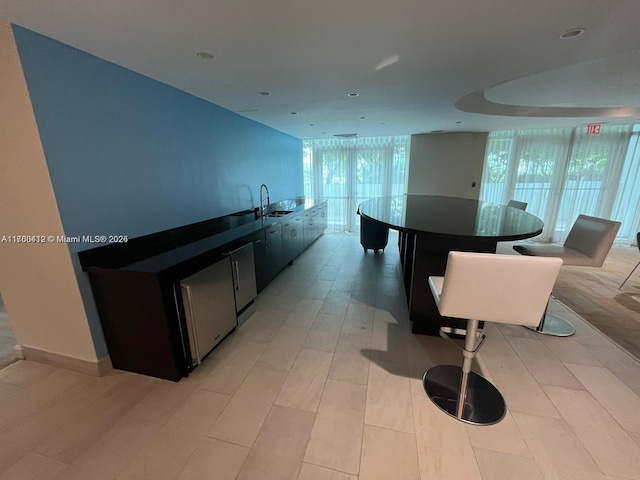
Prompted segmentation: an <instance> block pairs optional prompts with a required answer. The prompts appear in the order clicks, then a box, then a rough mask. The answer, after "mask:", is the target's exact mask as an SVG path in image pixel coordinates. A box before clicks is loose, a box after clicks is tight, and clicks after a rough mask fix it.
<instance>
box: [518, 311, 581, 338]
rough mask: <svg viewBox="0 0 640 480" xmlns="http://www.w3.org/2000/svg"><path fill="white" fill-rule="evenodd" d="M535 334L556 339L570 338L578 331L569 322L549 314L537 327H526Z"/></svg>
mask: <svg viewBox="0 0 640 480" xmlns="http://www.w3.org/2000/svg"><path fill="white" fill-rule="evenodd" d="M526 328H528V329H529V330H533V331H534V332H538V333H542V334H544V335H552V336H554V337H569V336H571V335H573V334H574V333H576V329H575V327H574V326H573V325H571V324H570V323H569V322H568V321H567V320H565V319H564V318H562V317H559V316H557V315H554V314H552V313H547V314H545V316H544V319H543V321H542V322H540V325H538V326H537V327H526Z"/></svg>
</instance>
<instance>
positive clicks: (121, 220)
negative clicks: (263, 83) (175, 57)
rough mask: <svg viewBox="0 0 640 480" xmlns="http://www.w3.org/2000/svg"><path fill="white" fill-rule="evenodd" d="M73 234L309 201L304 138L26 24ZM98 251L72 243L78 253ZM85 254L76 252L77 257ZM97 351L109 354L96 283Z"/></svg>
mask: <svg viewBox="0 0 640 480" xmlns="http://www.w3.org/2000/svg"><path fill="white" fill-rule="evenodd" d="M13 31H14V36H15V39H16V43H17V46H18V52H19V54H20V59H21V62H22V66H23V69H24V74H25V78H26V81H27V87H28V89H29V94H30V96H31V101H32V103H33V110H34V113H35V117H36V122H37V125H38V129H39V132H40V137H41V141H42V145H43V148H44V153H45V157H46V160H47V164H48V167H49V171H50V175H51V180H52V183H53V188H54V192H55V196H56V200H57V202H58V207H59V210H60V215H61V218H62V223H63V226H64V230H65V234H66V235H68V236H76V235H128V236H129V237H137V236H141V235H145V234H149V233H153V232H157V231H160V230H166V229H169V228H172V227H176V226H180V225H185V224H190V223H194V222H198V221H201V220H206V219H209V218H214V217H219V216H222V215H226V214H229V213H233V212H237V211H240V210H246V209H250V208H253V207H255V206H258V204H259V187H260V184H262V183H266V184H267V185H268V186H269V190H270V194H271V200H272V201H278V200H284V199H289V198H294V197H298V196H302V195H304V189H303V177H302V141H301V140H300V139H297V138H295V137H292V136H290V135H287V134H284V133H282V132H279V131H277V130H274V129H272V128H270V127H267V126H265V125H263V124H260V123H257V122H254V121H252V120H249V119H247V118H245V117H242V116H240V115H238V114H235V113H233V112H231V111H229V110H226V109H224V108H222V107H219V106H217V105H214V104H212V103H210V102H207V101H205V100H203V99H201V98H198V97H195V96H193V95H190V94H188V93H185V92H183V91H181V90H178V89H176V88H173V87H171V86H168V85H166V84H163V83H161V82H158V81H156V80H153V79H151V78H149V77H146V76H144V75H140V74H138V73H135V72H133V71H131V70H128V69H126V68H123V67H120V66H118V65H115V64H113V63H109V62H107V61H105V60H101V59H99V58H97V57H95V56H93V55H90V54H88V53H85V52H82V51H80V50H77V49H75V48H73V47H70V46H68V45H65V44H62V43H60V42H58V41H55V40H52V39H50V38H47V37H44V36H42V35H40V34H37V33H35V32H32V31H30V30H27V29H25V28H22V27H19V26H16V25H14V26H13ZM94 246H96V245H82V244H69V247H70V250H71V251H72V253H74V252H76V251H79V250H82V249H84V248H89V247H94ZM72 257H74V260H75V257H76V255H72ZM76 273H77V275H78V280H79V284H80V290H81V292H82V294H83V298H84V300H85V307H86V310H87V315H88V317H89V321H90V326H91V330H92V333H93V338H94V343H95V344H96V349H97V350H98V356H99V358H101V357H102V356H105V355H106V354H107V352H106V346H105V345H104V339H103V338H102V332H101V329H100V326H99V320H98V316H97V313H96V310H95V305H94V303H93V297H92V296H91V293H90V289H89V287H88V281H87V279H86V275H85V274H84V273H83V272H81V271H80V270H79V267H78V265H77V262H76Z"/></svg>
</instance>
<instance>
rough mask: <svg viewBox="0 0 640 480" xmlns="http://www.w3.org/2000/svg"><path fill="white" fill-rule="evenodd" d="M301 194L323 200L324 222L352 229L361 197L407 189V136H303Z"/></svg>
mask: <svg viewBox="0 0 640 480" xmlns="http://www.w3.org/2000/svg"><path fill="white" fill-rule="evenodd" d="M303 148H304V175H305V192H304V193H305V196H306V197H308V198H322V199H325V200H328V203H329V211H328V225H329V228H331V229H333V230H334V231H345V230H348V231H355V230H356V228H357V227H358V225H359V217H358V215H356V209H357V207H358V205H359V204H360V203H362V202H363V201H365V200H367V199H369V198H374V197H379V196H386V195H401V194H404V193H406V189H407V172H408V168H407V166H408V159H409V137H408V136H400V137H397V136H396V137H365V138H353V139H321V140H305V141H304V143H303Z"/></svg>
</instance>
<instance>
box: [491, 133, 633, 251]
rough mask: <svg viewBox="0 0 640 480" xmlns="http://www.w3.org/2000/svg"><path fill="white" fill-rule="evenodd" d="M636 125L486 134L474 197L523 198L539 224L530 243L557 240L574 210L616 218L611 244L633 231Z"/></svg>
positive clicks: (498, 200)
mask: <svg viewBox="0 0 640 480" xmlns="http://www.w3.org/2000/svg"><path fill="white" fill-rule="evenodd" d="M638 133H640V132H638V129H637V127H636V128H635V129H634V131H633V134H632V127H631V126H630V125H616V126H604V127H603V128H602V130H601V134H600V135H588V134H587V132H586V127H581V128H575V129H570V128H557V129H543V130H519V131H506V132H492V133H491V134H490V135H489V142H488V145H487V153H486V157H485V166H484V173H483V182H482V190H481V199H482V200H484V201H487V202H492V203H503V204H504V203H507V201H508V200H509V199H515V200H520V201H523V202H527V203H528V204H529V205H528V207H527V211H528V212H531V213H533V214H534V215H536V216H538V217H540V218H541V219H542V220H543V221H544V223H545V228H544V231H543V233H542V235H541V236H540V237H537V240H541V241H557V242H562V241H564V239H565V238H566V236H567V234H568V232H569V229H570V228H571V226H572V225H573V223H574V221H575V219H576V218H577V216H578V215H579V214H581V213H582V214H585V215H593V216H598V217H604V218H610V219H614V220H620V221H622V222H623V228H621V230H620V232H619V234H618V239H617V240H618V242H619V243H622V242H624V243H627V244H629V243H631V242H632V241H633V240H634V238H635V234H636V232H637V231H638V224H639V223H640V218H638V213H637V210H638V209H637V205H638V200H639V199H640V180H638V170H639V169H640V158H639V156H640V152H638V150H640V148H639V147H638Z"/></svg>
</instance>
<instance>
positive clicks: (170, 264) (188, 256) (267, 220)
mask: <svg viewBox="0 0 640 480" xmlns="http://www.w3.org/2000/svg"><path fill="white" fill-rule="evenodd" d="M323 203H326V200H313V199H307V200H305V201H304V203H301V204H297V205H296V203H295V202H293V201H287V200H285V201H281V202H277V203H273V204H271V205H269V211H276V210H291V213H290V214H288V215H286V216H283V217H268V216H264V217H261V218H259V219H257V220H255V221H253V222H250V223H246V224H244V225H241V226H238V227H234V228H231V229H229V230H227V231H224V232H221V233H218V234H215V235H211V236H208V237H206V238H203V239H202V240H198V241H195V242H191V243H188V244H186V245H183V246H181V247H177V248H173V249H171V250H168V251H166V252H163V253H160V254H158V255H154V256H151V257H148V258H145V259H143V260H140V261H137V262H135V263H131V264H129V265H125V266H122V267H120V268H119V269H118V270H120V271H127V272H137V273H151V274H160V273H165V272H168V271H171V270H172V269H174V268H176V267H178V266H180V265H182V264H184V263H186V262H189V261H195V260H196V259H200V258H202V257H203V256H205V257H211V259H213V261H215V259H216V258H221V257H222V256H223V254H224V253H225V252H228V251H230V250H233V249H234V248H237V246H238V245H239V244H240V243H242V242H241V240H242V238H243V237H245V236H247V235H251V234H253V233H255V232H257V231H260V230H262V229H263V228H265V227H269V226H271V225H275V224H278V223H281V222H282V221H283V220H286V219H288V218H291V217H293V216H295V215H296V214H298V213H301V212H303V211H305V210H308V209H310V208H313V207H315V206H318V205H321V204H323ZM194 263H199V262H194Z"/></svg>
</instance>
